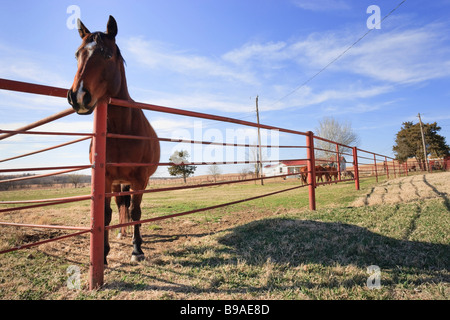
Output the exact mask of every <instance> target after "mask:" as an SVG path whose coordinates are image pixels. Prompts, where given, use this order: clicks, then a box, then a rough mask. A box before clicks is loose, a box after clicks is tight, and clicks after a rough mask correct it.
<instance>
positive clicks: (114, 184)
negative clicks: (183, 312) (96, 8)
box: [67, 16, 160, 264]
mask: <svg viewBox="0 0 450 320" xmlns="http://www.w3.org/2000/svg"><path fill="white" fill-rule="evenodd" d="M77 23H78V33H79V35H80V37H81V39H82V42H81V46H80V47H79V48H78V50H77V51H76V54H75V56H76V59H77V61H78V69H77V72H76V74H75V78H74V82H73V84H72V87H71V88H70V89H69V91H68V93H67V100H68V102H69V104H70V105H71V106H72V108H73V109H74V110H75V111H76V112H77V113H78V114H80V115H87V114H91V113H92V112H93V111H94V109H95V107H96V105H97V104H98V103H105V102H106V103H108V101H109V99H110V98H117V99H122V100H127V101H130V102H134V101H133V100H132V99H131V97H130V95H129V93H128V88H127V80H126V77H125V66H124V62H125V61H124V59H123V57H122V54H121V52H120V49H119V47H118V46H117V44H116V35H117V32H118V28H117V22H116V20H115V19H114V17H112V16H109V20H108V22H107V27H106V29H107V30H106V32H92V33H91V32H90V31H89V29H88V28H86V27H85V26H84V24H83V23H82V22H81V20H80V19H78V20H77ZM107 112H108V119H107V131H108V133H114V134H122V135H134V136H142V137H149V138H150V139H139V140H126V141H124V140H123V139H119V138H107V139H106V175H105V192H106V193H110V192H112V191H113V192H119V191H125V190H131V191H136V190H144V189H145V188H146V186H147V184H148V181H149V178H150V176H151V175H152V174H153V173H155V171H156V169H157V167H158V163H159V159H160V145H159V140H158V137H157V135H156V132H155V130H154V129H153V128H152V126H151V125H150V123H149V122H148V120H147V119H146V117H145V115H144V113H143V111H142V110H141V109H135V108H125V107H120V106H114V105H108V110H107ZM92 153H93V150H92V142H91V147H90V152H89V160H90V161H91V163H92V160H93V159H92V158H93V155H92ZM108 163H148V164H149V165H148V166H137V167H112V166H108ZM115 200H116V204H117V206H118V208H119V212H120V217H119V218H120V223H121V224H122V223H124V222H125V221H130V219H131V220H133V221H139V220H140V219H141V201H142V194H133V195H132V196H131V197H125V196H120V197H116V198H115ZM111 218H112V209H111V198H106V199H105V225H106V226H108V225H109V224H110V222H111ZM125 218H127V219H125ZM104 237H105V245H104V249H105V251H104V257H105V260H104V262H105V264H107V259H106V257H107V256H108V253H109V251H110V246H109V239H108V231H107V230H105V235H104ZM142 242H143V241H142V237H141V234H140V225H139V224H135V225H134V232H133V240H132V243H133V251H132V254H131V261H133V262H135V261H142V260H144V259H145V256H144V252H143V251H142V249H141V245H142Z"/></svg>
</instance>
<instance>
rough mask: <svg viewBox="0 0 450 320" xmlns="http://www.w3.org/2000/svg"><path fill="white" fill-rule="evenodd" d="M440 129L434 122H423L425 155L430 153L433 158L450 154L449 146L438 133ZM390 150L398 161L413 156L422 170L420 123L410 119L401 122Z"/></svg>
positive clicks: (423, 166) (422, 152) (423, 162)
mask: <svg viewBox="0 0 450 320" xmlns="http://www.w3.org/2000/svg"><path fill="white" fill-rule="evenodd" d="M440 130H441V127H439V126H438V125H437V123H436V122H434V123H431V124H430V123H424V124H423V131H424V136H425V142H426V149H427V157H428V155H431V156H432V157H434V158H442V157H445V156H448V155H449V154H450V147H449V146H448V145H447V144H446V142H445V137H443V136H441V135H439V134H438V132H439V131H440ZM392 150H393V151H394V153H395V157H396V159H397V160H399V161H400V162H404V161H406V160H407V159H408V158H415V159H416V161H417V162H418V163H419V166H420V168H421V169H422V170H424V169H425V159H424V150H423V143H422V135H421V132H420V124H419V123H416V124H413V123H412V121H407V122H403V124H402V128H401V129H400V131H399V132H398V133H397V135H396V139H395V145H394V146H393V147H392Z"/></svg>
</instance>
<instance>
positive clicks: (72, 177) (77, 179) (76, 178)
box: [67, 174, 83, 188]
mask: <svg viewBox="0 0 450 320" xmlns="http://www.w3.org/2000/svg"><path fill="white" fill-rule="evenodd" d="M67 178H68V180H69V182H70V183H72V184H73V187H74V188H76V187H77V186H78V184H79V183H81V182H82V180H83V177H82V176H81V175H79V174H69V175H67Z"/></svg>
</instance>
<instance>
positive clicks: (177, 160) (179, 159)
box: [168, 150, 197, 183]
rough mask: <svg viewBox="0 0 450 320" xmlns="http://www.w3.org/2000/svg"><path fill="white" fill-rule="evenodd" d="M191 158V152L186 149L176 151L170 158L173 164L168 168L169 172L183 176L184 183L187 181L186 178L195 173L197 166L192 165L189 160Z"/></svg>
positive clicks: (172, 174)
mask: <svg viewBox="0 0 450 320" xmlns="http://www.w3.org/2000/svg"><path fill="white" fill-rule="evenodd" d="M188 158H189V153H188V152H187V151H185V150H181V151H175V152H174V153H173V154H172V155H171V156H170V158H169V161H170V162H172V163H173V165H172V166H170V167H169V168H168V170H169V174H170V175H171V176H182V177H183V180H184V183H186V178H187V177H189V176H191V175H193V174H194V172H195V170H196V169H197V166H191V165H188V164H186V163H189V161H188V160H187V159H188Z"/></svg>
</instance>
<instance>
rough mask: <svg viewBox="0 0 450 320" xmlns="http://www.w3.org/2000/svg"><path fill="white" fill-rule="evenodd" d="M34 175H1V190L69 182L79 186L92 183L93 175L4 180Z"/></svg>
mask: <svg viewBox="0 0 450 320" xmlns="http://www.w3.org/2000/svg"><path fill="white" fill-rule="evenodd" d="M33 176H35V174H30V173H27V174H20V175H2V176H0V191H5V190H13V189H26V188H31V187H32V186H35V185H39V186H45V187H53V186H55V185H65V184H69V185H72V186H73V187H74V188H77V187H79V186H80V185H82V184H85V183H91V176H90V175H82V174H64V175H58V176H51V177H40V178H34V179H26V180H19V181H8V182H2V181H5V180H11V179H20V178H31V177H33Z"/></svg>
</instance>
